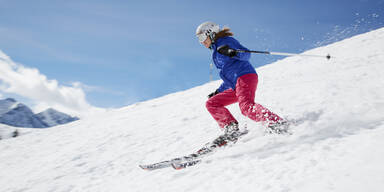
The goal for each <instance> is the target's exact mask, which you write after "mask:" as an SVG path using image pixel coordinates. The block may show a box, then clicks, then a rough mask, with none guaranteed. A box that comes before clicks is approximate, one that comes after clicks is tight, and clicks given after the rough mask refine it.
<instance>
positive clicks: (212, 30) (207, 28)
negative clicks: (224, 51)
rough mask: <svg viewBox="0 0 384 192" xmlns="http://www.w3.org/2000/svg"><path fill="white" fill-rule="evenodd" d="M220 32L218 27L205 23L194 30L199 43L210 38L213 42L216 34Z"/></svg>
mask: <svg viewBox="0 0 384 192" xmlns="http://www.w3.org/2000/svg"><path fill="white" fill-rule="evenodd" d="M219 30H220V27H219V25H218V24H216V23H213V22H210V21H207V22H204V23H202V24H200V25H199V26H198V27H197V29H196V36H197V38H198V39H199V42H200V43H202V42H204V41H205V40H206V39H207V37H210V38H211V40H212V41H213V40H214V37H215V35H216V33H218V32H219Z"/></svg>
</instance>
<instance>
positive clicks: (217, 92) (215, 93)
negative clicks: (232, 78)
mask: <svg viewBox="0 0 384 192" xmlns="http://www.w3.org/2000/svg"><path fill="white" fill-rule="evenodd" d="M217 94H219V90H218V89H216V91H215V92H212V93H211V94H209V95H208V98H211V97H213V96H215V95H217Z"/></svg>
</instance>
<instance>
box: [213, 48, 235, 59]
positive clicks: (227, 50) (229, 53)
mask: <svg viewBox="0 0 384 192" xmlns="http://www.w3.org/2000/svg"><path fill="white" fill-rule="evenodd" d="M217 52H219V53H220V54H222V55H226V56H228V57H233V56H236V54H237V52H236V50H234V49H232V48H230V47H229V46H228V45H222V46H220V47H218V48H217Z"/></svg>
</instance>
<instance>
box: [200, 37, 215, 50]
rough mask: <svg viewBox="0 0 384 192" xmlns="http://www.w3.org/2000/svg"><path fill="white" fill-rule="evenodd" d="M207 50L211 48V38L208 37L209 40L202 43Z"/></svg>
mask: <svg viewBox="0 0 384 192" xmlns="http://www.w3.org/2000/svg"><path fill="white" fill-rule="evenodd" d="M201 43H202V44H203V45H204V46H205V47H206V48H209V47H210V46H211V43H212V41H211V38H209V37H207V39H205V41H203V42H201Z"/></svg>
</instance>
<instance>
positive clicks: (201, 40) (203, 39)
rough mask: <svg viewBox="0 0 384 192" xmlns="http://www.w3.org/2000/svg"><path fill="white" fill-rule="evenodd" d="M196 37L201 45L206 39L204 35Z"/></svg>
mask: <svg viewBox="0 0 384 192" xmlns="http://www.w3.org/2000/svg"><path fill="white" fill-rule="evenodd" d="M196 36H197V38H198V39H199V42H200V43H203V42H204V41H205V40H206V39H207V37H208V36H207V35H206V34H205V33H200V34H197V35H196Z"/></svg>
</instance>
